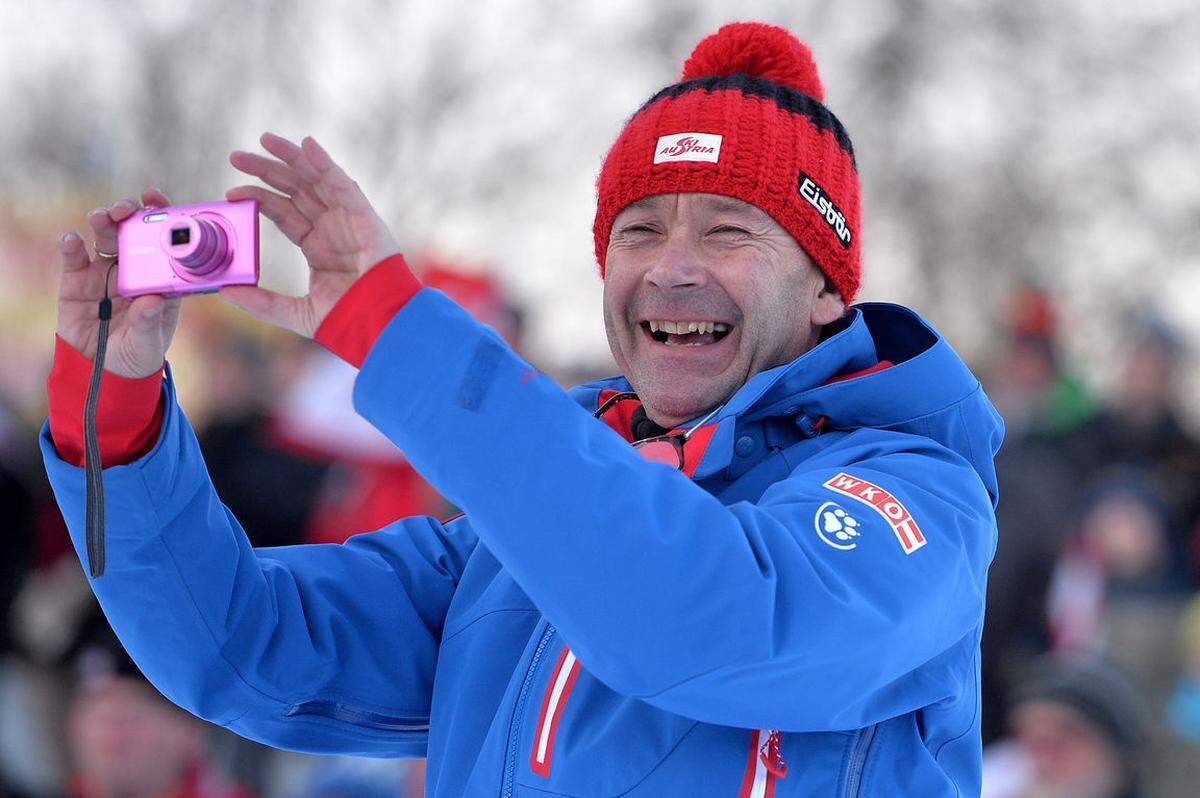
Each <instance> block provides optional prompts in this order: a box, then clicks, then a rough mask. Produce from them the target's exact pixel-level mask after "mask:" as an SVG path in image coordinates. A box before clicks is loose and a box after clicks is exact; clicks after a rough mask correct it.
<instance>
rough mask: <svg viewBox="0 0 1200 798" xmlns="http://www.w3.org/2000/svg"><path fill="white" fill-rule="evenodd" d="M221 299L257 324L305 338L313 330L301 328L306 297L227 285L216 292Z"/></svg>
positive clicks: (309, 335)
mask: <svg viewBox="0 0 1200 798" xmlns="http://www.w3.org/2000/svg"><path fill="white" fill-rule="evenodd" d="M217 293H218V295H219V296H220V297H221V299H223V300H225V301H226V302H228V303H229V304H231V305H233V306H234V307H238V308H241V309H242V310H244V311H246V312H247V313H249V314H250V315H251V316H253V317H254V318H256V319H258V320H259V321H265V322H267V323H268V324H274V325H276V326H278V327H284V328H286V329H288V330H291V331H292V332H295V333H299V334H300V335H303V336H306V337H308V338H311V337H312V334H313V330H309V329H307V327H306V325H305V324H304V319H305V317H306V314H305V312H304V310H305V308H306V306H307V298H306V297H298V296H287V295H286V294H277V293H275V292H274V291H270V290H268V289H266V288H260V287H259V286H257V285H227V286H223V287H222V288H221V289H220V290H219V291H218V292H217Z"/></svg>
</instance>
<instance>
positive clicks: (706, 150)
mask: <svg viewBox="0 0 1200 798" xmlns="http://www.w3.org/2000/svg"><path fill="white" fill-rule="evenodd" d="M720 157H721V137H720V136H719V135H717V134H716V133H672V134H671V135H669V136H660V137H659V139H658V144H657V145H655V147H654V162H655V163H669V162H671V161H708V162H709V163H716V162H717V159H718V158H720Z"/></svg>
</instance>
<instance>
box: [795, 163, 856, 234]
mask: <svg viewBox="0 0 1200 798" xmlns="http://www.w3.org/2000/svg"><path fill="white" fill-rule="evenodd" d="M798 188H799V191H800V196H801V197H804V199H806V200H808V204H809V205H811V206H813V207H814V208H815V209H816V211H817V213H819V214H821V218H822V219H824V220H825V224H827V225H829V229H830V230H832V231H833V234H834V235H836V236H837V239H838V241H840V242H841V243H842V246H843V247H845V248H846V249H849V248H850V238H851V236H850V225H848V224H846V216H845V215H844V214H843V213H842V212H841V210H840V209H839V208H838V206H837V205H834V204H833V200H832V199H831V198H830V197H829V193H828V192H827V191H825V189H823V188H821V187H820V186H818V185H817V182H816V181H815V180H813V179H812V178H811V177H809V176H808V175H806V174H804V173H803V172H801V173H800V178H799V181H798Z"/></svg>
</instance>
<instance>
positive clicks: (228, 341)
mask: <svg viewBox="0 0 1200 798" xmlns="http://www.w3.org/2000/svg"><path fill="white" fill-rule="evenodd" d="M205 339H206V346H205V356H206V363H205V374H206V377H207V379H208V383H209V386H208V387H209V391H210V396H209V399H210V407H209V413H208V417H207V419H206V421H205V423H204V425H203V426H202V428H201V431H200V432H199V439H200V446H201V448H202V450H203V451H204V459H205V462H207V463H208V468H209V473H210V474H211V475H212V480H213V485H214V486H215V487H216V489H217V494H218V495H219V496H220V497H221V500H222V501H223V502H224V503H225V505H226V506H227V507H229V509H230V510H231V511H232V512H233V514H234V516H236V517H237V519H238V520H239V521H240V522H241V524H242V526H243V527H244V528H245V530H246V535H247V537H249V539H250V542H251V543H252V544H254V545H255V546H286V545H293V544H297V543H303V542H305V532H306V530H307V528H308V526H309V523H310V520H311V517H312V511H313V508H314V507H315V506H316V500H317V495H318V493H319V491H320V486H321V484H322V481H323V480H324V478H325V475H326V473H327V472H328V471H329V468H330V460H331V458H330V457H329V456H328V455H326V454H323V453H314V452H311V451H306V450H303V449H301V448H298V447H294V446H291V445H289V444H288V442H287V440H286V439H285V438H283V437H282V436H281V435H280V434H279V430H278V411H277V407H278V405H279V397H280V396H283V395H286V394H287V391H288V390H289V389H290V385H289V383H290V381H293V380H294V379H295V377H294V375H293V372H294V371H299V370H301V369H302V368H303V365H302V364H303V363H304V362H307V359H308V358H310V357H313V356H316V352H317V351H318V350H319V347H317V346H316V345H313V344H311V343H309V342H307V341H301V340H298V339H296V340H291V341H288V342H287V343H286V344H279V345H276V346H275V347H274V348H273V349H272V350H271V352H270V353H269V354H268V352H267V351H266V350H265V349H264V346H263V344H262V343H261V342H260V341H259V340H258V339H256V338H254V337H252V336H251V335H249V334H247V333H246V332H245V331H242V330H240V329H239V328H237V327H236V326H222V325H221V324H219V323H213V324H212V325H211V329H210V330H209V334H208V335H206V336H205ZM319 351H324V350H319Z"/></svg>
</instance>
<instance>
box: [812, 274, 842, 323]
mask: <svg viewBox="0 0 1200 798" xmlns="http://www.w3.org/2000/svg"><path fill="white" fill-rule="evenodd" d="M818 285H821V289H820V290H819V291H818V292H817V296H816V297H815V298H814V299H813V304H812V325H813V326H814V327H824V326H825V325H826V324H831V323H833V322H835V321H837V320H838V319H840V318H841V317H842V316H844V315H846V303H845V302H843V301H842V295H841V294H840V293H838V290H837V289H836V288H834V287H833V283H831V282H830V281H829V278H828V277H825V278H824V281H823V283H818Z"/></svg>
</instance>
